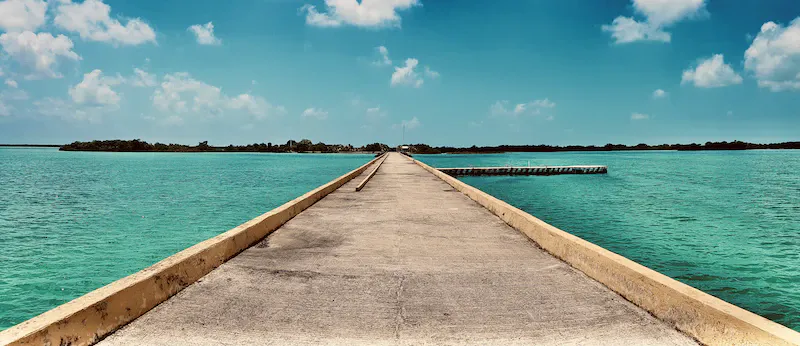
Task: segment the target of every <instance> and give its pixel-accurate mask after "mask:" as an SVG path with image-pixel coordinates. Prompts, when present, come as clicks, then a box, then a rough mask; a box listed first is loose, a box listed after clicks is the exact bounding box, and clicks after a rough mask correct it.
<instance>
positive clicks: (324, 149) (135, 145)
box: [59, 139, 800, 154]
mask: <svg viewBox="0 0 800 346" xmlns="http://www.w3.org/2000/svg"><path fill="white" fill-rule="evenodd" d="M409 147H410V152H411V153H414V154H442V153H484V154H485V153H504V152H559V151H623V150H682V151H690V150H748V149H800V142H782V143H770V144H759V143H748V142H742V141H733V142H724V141H723V142H706V143H705V144H698V143H692V144H660V145H648V144H644V143H641V144H637V145H624V144H611V143H609V144H606V145H604V146H594V145H588V146H582V145H568V146H552V145H543V144H542V145H499V146H480V147H479V146H475V145H473V146H471V147H450V146H439V147H433V146H430V145H427V144H424V143H419V144H411V145H409ZM392 149H393V147H390V146H388V145H386V144H384V143H372V144H367V145H364V146H361V147H354V146H352V145H350V144H325V143H322V142H318V143H313V142H312V141H311V140H308V139H303V140H300V141H299V142H298V141H294V140H290V141H287V142H286V143H284V144H272V143H254V144H247V145H229V146H225V147H215V146H210V145H208V142H207V141H206V142H200V143H198V144H197V145H195V146H191V145H184V144H164V143H153V144H150V143H148V142H145V141H142V140H139V139H134V140H119V139H117V140H105V141H91V142H73V143H71V144H67V145H63V146H61V147H60V149H59V150H64V151H119V152H122V151H126V152H131V151H132V152H149V151H155V152H261V153H288V152H298V153H302V152H319V153H342V152H383V151H389V150H392Z"/></svg>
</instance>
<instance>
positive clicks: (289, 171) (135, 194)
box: [0, 148, 372, 330]
mask: <svg viewBox="0 0 800 346" xmlns="http://www.w3.org/2000/svg"><path fill="white" fill-rule="evenodd" d="M371 158H372V156H371V155H335V154H334V155H326V154H320V155H314V154H250V153H80V152H59V151H57V150H56V149H23V148H0V247H2V251H0V330H2V329H4V328H8V327H10V326H12V325H14V324H17V323H19V322H22V321H24V320H26V319H28V318H31V317H34V316H36V315H38V314H40V313H42V312H44V311H47V310H49V309H51V308H53V307H55V306H58V305H60V304H63V303H65V302H67V301H69V300H71V299H73V298H75V297H78V296H81V295H83V294H84V293H86V292H89V291H91V290H93V289H96V288H98V287H101V286H103V285H105V284H108V283H110V282H112V281H114V280H117V279H119V278H122V277H124V276H126V275H128V274H131V273H134V272H136V271H138V270H140V269H142V268H144V267H147V266H149V265H151V264H153V263H155V262H158V261H159V260H161V259H164V258H165V257H167V256H169V255H172V254H174V253H176V252H178V251H180V250H183V249H185V248H187V247H189V246H191V245H194V244H196V243H198V242H200V241H202V240H205V239H208V238H210V237H212V236H215V235H217V234H219V233H222V232H224V231H227V230H228V229H230V228H233V227H235V226H237V225H239V224H241V223H243V222H244V221H247V220H249V219H251V218H253V217H256V216H258V215H260V214H263V213H265V212H267V211H269V210H270V209H273V208H275V207H277V206H279V205H281V204H283V203H285V202H287V201H289V200H292V199H294V198H296V197H298V196H300V195H302V194H304V193H306V192H308V191H309V190H311V189H314V188H316V187H317V186H319V185H322V184H324V183H327V182H328V181H330V180H332V179H334V178H336V177H338V176H340V175H342V174H344V173H346V172H348V171H351V170H353V169H355V168H356V167H358V166H360V165H362V164H364V163H366V162H367V161H369V160H370V159H371Z"/></svg>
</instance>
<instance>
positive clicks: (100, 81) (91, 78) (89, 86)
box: [69, 70, 124, 108]
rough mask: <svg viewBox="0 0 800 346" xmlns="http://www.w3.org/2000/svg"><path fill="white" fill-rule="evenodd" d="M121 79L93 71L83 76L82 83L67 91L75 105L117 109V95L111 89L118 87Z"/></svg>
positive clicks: (118, 99)
mask: <svg viewBox="0 0 800 346" xmlns="http://www.w3.org/2000/svg"><path fill="white" fill-rule="evenodd" d="M123 81H124V80H123V79H122V78H121V77H108V76H103V71H101V70H94V71H92V72H89V73H87V74H84V75H83V81H81V82H80V83H78V84H76V85H75V86H74V87H72V88H70V89H69V96H70V97H72V101H73V102H75V103H76V104H89V105H98V106H108V107H111V108H117V107H119V101H120V99H121V97H120V95H119V93H117V92H116V91H114V90H113V89H112V88H111V87H113V86H115V85H119V84H121V83H122V82H123Z"/></svg>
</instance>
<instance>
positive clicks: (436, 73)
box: [425, 66, 439, 79]
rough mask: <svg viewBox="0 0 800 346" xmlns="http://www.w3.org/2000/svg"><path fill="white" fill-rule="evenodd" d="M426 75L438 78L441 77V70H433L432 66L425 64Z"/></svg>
mask: <svg viewBox="0 0 800 346" xmlns="http://www.w3.org/2000/svg"><path fill="white" fill-rule="evenodd" d="M425 77H428V78H430V79H436V78H439V72H436V71H434V70H431V68H430V67H428V66H425Z"/></svg>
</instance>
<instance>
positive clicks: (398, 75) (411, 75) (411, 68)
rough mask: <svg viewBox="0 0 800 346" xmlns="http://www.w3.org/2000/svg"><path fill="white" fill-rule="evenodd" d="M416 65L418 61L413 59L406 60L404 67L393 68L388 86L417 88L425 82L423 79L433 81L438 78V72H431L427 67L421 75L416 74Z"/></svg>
mask: <svg viewBox="0 0 800 346" xmlns="http://www.w3.org/2000/svg"><path fill="white" fill-rule="evenodd" d="M418 65H419V60H417V59H414V58H408V59H406V61H405V65H403V66H400V67H395V68H394V73H392V78H391V80H390V85H391V86H398V85H406V86H412V87H415V88H419V87H421V86H422V83H424V82H425V78H428V79H434V78H438V77H439V72H436V71H433V70H431V69H430V68H429V67H428V66H425V69H424V71H423V73H422V74H420V73H418V72H417V71H416V69H417V66H418Z"/></svg>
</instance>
